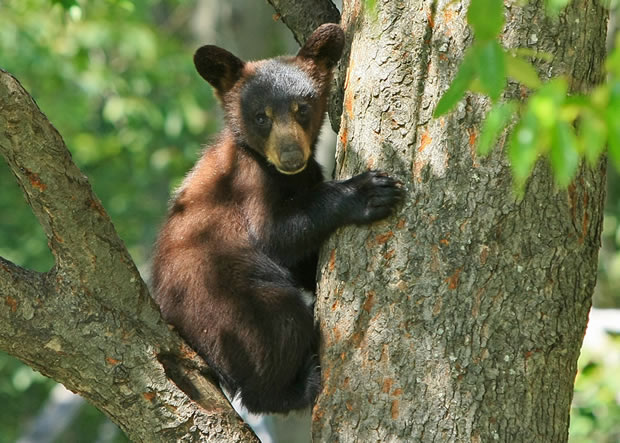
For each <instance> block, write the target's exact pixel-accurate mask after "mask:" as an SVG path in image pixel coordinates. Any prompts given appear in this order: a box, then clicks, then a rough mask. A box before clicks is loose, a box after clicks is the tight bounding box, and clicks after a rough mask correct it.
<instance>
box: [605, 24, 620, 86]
mask: <svg viewBox="0 0 620 443" xmlns="http://www.w3.org/2000/svg"><path fill="white" fill-rule="evenodd" d="M605 67H606V68H607V71H608V72H609V73H610V74H615V75H616V76H618V77H620V33H618V34H617V35H616V42H615V47H614V49H613V51H611V53H610V54H609V56H608V57H607V60H606V61H605Z"/></svg>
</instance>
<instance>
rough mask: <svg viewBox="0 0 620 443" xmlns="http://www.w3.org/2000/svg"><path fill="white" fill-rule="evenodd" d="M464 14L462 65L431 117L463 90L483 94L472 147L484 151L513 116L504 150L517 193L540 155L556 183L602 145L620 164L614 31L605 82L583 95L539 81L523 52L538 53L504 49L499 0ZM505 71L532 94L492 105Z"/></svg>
mask: <svg viewBox="0 0 620 443" xmlns="http://www.w3.org/2000/svg"><path fill="white" fill-rule="evenodd" d="M566 4H567V1H566V0H548V2H547V6H548V10H549V11H550V13H558V12H559V10H560V9H561V8H563V7H564V6H565V5H566ZM467 20H468V23H469V25H470V26H471V27H472V29H473V31H474V36H475V42H474V44H473V45H472V46H471V47H470V48H469V49H468V50H467V52H466V54H465V56H464V58H463V61H462V63H461V65H460V68H459V70H458V72H457V74H456V76H455V78H454V80H453V81H452V83H451V85H450V86H449V88H448V89H447V91H446V92H445V93H444V94H443V96H442V97H441V99H440V100H439V102H438V104H437V107H436V108H435V112H434V116H435V117H439V116H441V115H443V114H445V113H447V112H449V111H450V110H451V109H453V107H454V106H455V105H456V103H457V102H458V101H459V100H461V99H462V98H463V96H464V95H465V93H466V91H467V90H470V91H472V92H479V93H483V94H486V95H487V96H489V98H490V99H491V101H492V102H493V103H494V104H493V106H492V107H491V110H490V111H489V114H488V116H487V118H486V122H485V124H484V125H483V127H482V133H481V136H480V139H479V142H478V153H479V154H480V155H487V154H488V153H489V152H490V151H491V147H492V146H493V144H494V143H495V141H496V140H497V138H498V137H499V136H500V135H501V133H502V132H503V130H504V128H505V127H506V126H508V125H509V124H510V123H511V121H512V120H517V123H516V126H515V128H514V131H513V133H512V136H511V137H510V139H509V147H508V156H509V159H510V163H511V166H512V172H513V178H514V182H515V189H516V191H517V193H518V194H520V193H522V192H523V190H524V187H525V183H526V181H527V178H528V177H529V175H530V173H531V171H532V169H533V167H534V164H535V163H536V160H537V159H538V158H539V156H548V158H549V161H550V164H551V167H552V170H553V175H554V178H555V182H556V184H557V185H558V187H560V188H564V187H566V186H568V185H569V184H570V183H571V181H572V179H573V178H574V176H575V174H576V172H577V169H578V167H579V163H580V159H581V158H582V157H583V158H585V159H586V161H587V162H588V163H589V164H590V165H594V164H595V163H596V162H597V161H598V159H599V158H600V155H601V154H602V153H603V152H604V149H605V145H606V144H607V145H608V149H609V156H610V158H611V160H612V164H613V165H614V166H615V167H616V169H617V170H620V35H619V36H618V37H617V39H616V45H615V48H616V49H615V50H614V51H613V52H612V53H611V54H610V56H609V58H608V60H607V63H606V67H607V72H608V75H609V81H608V82H607V83H605V84H603V85H599V86H598V87H597V88H596V89H595V90H594V91H592V92H591V93H590V94H588V95H580V94H575V95H569V91H568V81H567V80H566V79H565V78H561V77H560V78H554V79H551V80H549V81H548V82H546V83H544V84H543V82H541V80H540V78H539V77H538V74H537V73H536V70H535V69H534V67H533V66H532V65H531V64H530V63H529V62H528V61H527V60H526V58H525V57H524V56H533V55H536V56H541V54H537V53H532V52H531V51H527V50H520V51H512V52H510V51H507V50H506V49H504V48H503V47H502V46H501V45H500V44H499V41H498V38H499V34H500V32H501V30H502V27H503V24H504V16H503V1H502V0H473V1H472V2H471V4H470V6H469V8H468V11H467ZM507 77H510V78H512V79H513V80H514V81H517V82H519V83H521V84H522V85H524V86H525V87H527V88H529V89H530V90H531V91H532V93H531V95H530V97H529V99H528V100H526V101H525V102H523V103H521V102H517V101H507V102H505V103H504V104H502V105H498V104H497V101H498V100H499V99H500V97H501V95H502V93H503V91H504V89H505V87H506V78H507Z"/></svg>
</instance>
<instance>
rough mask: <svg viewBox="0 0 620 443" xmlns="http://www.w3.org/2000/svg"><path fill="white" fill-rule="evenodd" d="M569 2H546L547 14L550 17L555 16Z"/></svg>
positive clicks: (566, 0)
mask: <svg viewBox="0 0 620 443" xmlns="http://www.w3.org/2000/svg"><path fill="white" fill-rule="evenodd" d="M569 2H570V0H546V3H547V12H548V13H549V14H551V15H557V14H558V13H559V12H560V11H561V10H562V9H564V8H565V7H566V5H568V3H569Z"/></svg>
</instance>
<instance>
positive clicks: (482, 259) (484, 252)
mask: <svg viewBox="0 0 620 443" xmlns="http://www.w3.org/2000/svg"><path fill="white" fill-rule="evenodd" d="M488 256H489V247H488V246H486V245H484V246H482V250H481V251H480V264H481V265H484V264H485V263H486V262H487V257H488Z"/></svg>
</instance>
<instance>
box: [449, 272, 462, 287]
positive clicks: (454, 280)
mask: <svg viewBox="0 0 620 443" xmlns="http://www.w3.org/2000/svg"><path fill="white" fill-rule="evenodd" d="M462 270H463V268H458V269H457V270H456V271H454V274H452V275H451V276H450V277H448V278H447V279H446V282H447V283H448V289H456V288H457V287H458V286H459V276H460V275H461V271H462Z"/></svg>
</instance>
